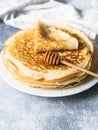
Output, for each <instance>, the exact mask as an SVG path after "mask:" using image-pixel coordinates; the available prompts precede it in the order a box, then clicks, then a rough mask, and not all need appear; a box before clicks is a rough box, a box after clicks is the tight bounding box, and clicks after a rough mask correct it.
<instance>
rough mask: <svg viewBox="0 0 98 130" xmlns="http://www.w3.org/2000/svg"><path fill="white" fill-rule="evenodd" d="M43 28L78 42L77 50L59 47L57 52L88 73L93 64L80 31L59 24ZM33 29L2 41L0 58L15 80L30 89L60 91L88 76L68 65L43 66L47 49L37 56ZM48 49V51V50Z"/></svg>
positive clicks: (84, 36)
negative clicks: (2, 46)
mask: <svg viewBox="0 0 98 130" xmlns="http://www.w3.org/2000/svg"><path fill="white" fill-rule="evenodd" d="M46 25H47V26H48V27H50V28H54V29H56V30H60V31H63V32H66V33H68V35H70V37H71V38H73V39H76V41H78V48H76V49H71V50H69V49H68V50H66V49H65V50H64V49H63V50H62V49H61V48H60V46H59V49H57V50H56V51H58V53H59V54H60V56H61V57H62V59H63V60H67V61H69V62H70V63H73V64H75V65H77V66H80V67H81V68H85V69H88V70H89V69H90V68H91V65H92V55H93V51H94V50H93V43H92V42H91V40H89V38H88V37H87V36H86V35H85V34H84V33H83V32H81V31H79V30H77V29H75V28H73V27H70V26H69V25H66V24H64V25H62V24H58V23H55V24H54V23H51V24H50V23H49V24H46ZM35 29H36V28H29V29H25V30H20V31H18V32H17V33H15V34H14V35H12V36H11V37H10V38H9V39H7V41H6V42H5V47H4V50H3V55H2V57H3V62H4V65H5V66H6V68H7V69H8V70H9V72H10V73H11V75H12V76H13V77H14V78H15V79H16V80H19V81H20V82H22V83H23V84H27V85H29V86H31V87H40V88H44V89H57V88H58V89H62V88H66V87H68V86H70V85H75V84H77V83H79V82H81V81H82V80H83V79H85V78H86V77H87V74H85V73H84V72H81V71H78V70H76V69H74V68H70V67H69V66H66V65H62V64H59V65H48V64H47V63H45V61H44V56H45V51H47V49H46V50H44V51H42V52H39V53H37V51H38V50H35V48H36V47H35V44H37V42H35V41H36V39H37V40H38V37H37V34H35V33H36V31H35ZM41 35H42V34H41ZM43 39H44V36H43ZM49 42H51V40H50V41H49ZM41 43H42V41H41ZM56 43H57V41H56ZM57 44H58V43H57ZM60 44H62V43H60ZM43 46H44V45H43V44H42V46H40V47H41V48H43ZM49 48H50V49H51V47H49ZM49 48H48V50H49ZM63 48H64V46H63ZM37 49H38V47H37ZM44 49H45V47H44ZM54 50H55V49H54Z"/></svg>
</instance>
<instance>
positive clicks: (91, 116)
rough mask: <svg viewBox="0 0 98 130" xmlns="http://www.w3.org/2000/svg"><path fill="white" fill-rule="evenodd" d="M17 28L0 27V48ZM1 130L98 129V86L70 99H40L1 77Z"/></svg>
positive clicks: (2, 25) (1, 25)
mask: <svg viewBox="0 0 98 130" xmlns="http://www.w3.org/2000/svg"><path fill="white" fill-rule="evenodd" d="M16 30H17V29H15V28H12V27H9V26H5V25H4V24H0V47H1V48H2V45H3V42H4V41H5V40H6V38H7V37H9V36H10V35H11V34H12V33H13V32H15V31H16ZM0 130H98V84H97V85H95V86H94V87H93V88H91V89H90V90H88V91H85V92H83V93H81V94H77V95H74V96H70V97H63V98H43V97H37V96H32V95H28V94H25V93H22V92H20V91H17V90H15V89H13V88H12V87H11V86H9V85H8V84H7V83H5V82H4V81H3V80H2V79H1V78H0Z"/></svg>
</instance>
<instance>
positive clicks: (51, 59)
mask: <svg viewBox="0 0 98 130" xmlns="http://www.w3.org/2000/svg"><path fill="white" fill-rule="evenodd" d="M44 60H45V61H46V62H47V63H48V64H50V65H58V64H64V65H68V66H70V67H72V68H75V69H77V70H79V71H82V72H85V73H87V74H89V75H91V76H94V77H97V78H98V74H96V73H94V72H91V71H89V70H86V69H83V68H80V67H78V66H76V65H74V64H72V63H69V62H67V61H65V60H61V56H60V55H59V54H58V53H57V52H53V51H48V52H46V54H45V59H44Z"/></svg>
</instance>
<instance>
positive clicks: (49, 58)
mask: <svg viewBox="0 0 98 130" xmlns="http://www.w3.org/2000/svg"><path fill="white" fill-rule="evenodd" d="M44 60H45V61H46V62H47V63H48V64H49V65H58V64H59V63H60V60H61V57H60V55H59V54H58V53H57V52H53V51H48V52H46V54H45V59H44Z"/></svg>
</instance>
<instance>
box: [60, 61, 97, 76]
mask: <svg viewBox="0 0 98 130" xmlns="http://www.w3.org/2000/svg"><path fill="white" fill-rule="evenodd" d="M60 63H62V64H64V65H68V66H70V67H73V68H75V69H77V70H80V71H82V72H85V73H87V74H89V75H91V76H94V77H96V78H98V74H96V73H94V72H91V71H89V70H86V69H83V68H80V67H78V66H76V65H73V64H71V63H69V62H67V61H64V60H62V61H60Z"/></svg>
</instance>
